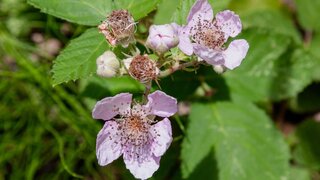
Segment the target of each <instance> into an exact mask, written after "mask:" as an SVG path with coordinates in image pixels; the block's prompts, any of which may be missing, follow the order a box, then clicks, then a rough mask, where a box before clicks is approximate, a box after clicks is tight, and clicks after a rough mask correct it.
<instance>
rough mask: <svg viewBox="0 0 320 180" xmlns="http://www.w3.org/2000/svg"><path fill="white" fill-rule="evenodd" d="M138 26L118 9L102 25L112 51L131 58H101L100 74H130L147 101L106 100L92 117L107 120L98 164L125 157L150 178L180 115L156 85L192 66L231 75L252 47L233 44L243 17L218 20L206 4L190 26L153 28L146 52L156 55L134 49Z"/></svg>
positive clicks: (225, 15) (193, 13)
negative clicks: (118, 49)
mask: <svg viewBox="0 0 320 180" xmlns="http://www.w3.org/2000/svg"><path fill="white" fill-rule="evenodd" d="M135 24H136V22H134V19H133V17H132V16H131V14H130V13H129V12H128V11H127V10H116V11H113V12H112V13H111V14H110V15H108V16H107V19H106V20H105V21H103V22H102V24H100V25H99V27H98V28H99V30H100V32H101V33H102V34H103V35H104V36H105V38H106V40H107V41H108V43H109V44H110V45H111V46H117V45H121V46H122V47H124V48H128V49H129V51H130V52H131V55H128V54H125V53H122V54H121V56H123V55H125V56H127V58H125V59H119V58H118V57H117V55H116V54H115V53H113V52H112V51H106V52H105V53H104V54H102V55H101V56H100V57H98V58H97V74H98V75H99V76H103V77H114V76H122V75H130V76H131V77H132V78H134V79H136V80H137V81H139V82H140V83H142V84H143V85H144V86H145V92H144V93H143V98H142V101H141V102H137V101H132V95H131V94H129V93H121V94H118V95H116V96H114V97H107V98H104V99H102V100H101V101H98V102H97V104H96V105H95V107H94V109H93V112H92V116H93V118H95V119H102V120H104V121H105V124H104V126H103V128H102V129H101V131H100V132H99V134H98V137H97V146H96V151H97V158H98V162H99V164H100V165H101V166H105V165H107V164H110V163H111V162H112V161H114V160H115V159H117V158H119V157H120V156H121V155H122V156H123V160H124V162H125V164H126V167H127V169H129V170H130V172H131V173H132V174H133V175H134V176H135V177H136V178H139V179H147V178H150V177H151V176H152V175H153V173H154V172H155V171H156V170H157V169H158V168H159V163H160V158H161V156H162V155H163V154H164V153H165V152H166V150H167V149H168V147H169V146H170V144H171V141H172V132H171V123H170V120H169V119H168V117H170V116H172V115H174V114H175V113H176V112H177V100H176V99H175V98H173V97H171V96H168V95H166V94H165V93H164V92H162V91H155V92H153V93H151V94H150V91H151V85H152V82H153V81H156V82H157V83H158V79H160V78H162V77H165V76H168V75H170V74H172V73H174V72H175V71H177V70H183V69H184V68H187V67H190V66H193V67H195V68H194V69H195V70H196V69H197V67H198V66H199V65H201V64H204V65H211V66H213V69H214V70H215V71H216V72H218V73H222V72H224V71H225V70H227V69H229V70H232V69H234V68H236V67H238V66H239V65H240V64H241V62H242V60H243V59H244V58H245V56H246V54H247V51H248V49H249V44H248V43H247V41H246V40H244V39H237V40H232V41H230V40H229V39H230V38H234V37H236V36H237V35H238V34H239V33H240V32H241V30H242V24H241V21H240V18H239V16H238V15H236V14H235V13H234V12H232V11H229V10H225V11H222V12H219V13H217V14H216V15H215V16H214V15H213V10H212V8H211V6H210V4H209V3H208V1H207V0H197V1H196V3H195V4H194V5H193V7H192V8H191V10H190V12H189V15H188V17H187V24H185V25H178V24H176V23H171V24H164V25H151V26H150V28H149V36H148V38H147V39H146V42H145V49H144V52H150V50H152V52H153V53H152V54H151V55H150V54H147V53H145V54H140V51H139V50H138V49H137V47H135V46H134V44H135V42H136V40H135V37H134V34H135ZM137 42H141V40H140V41H138V40H137ZM141 44H142V45H143V43H141ZM172 48H175V50H174V53H173V51H171V49H172ZM118 55H119V54H118ZM119 57H120V55H119ZM132 102H134V103H132ZM159 117H160V120H159Z"/></svg>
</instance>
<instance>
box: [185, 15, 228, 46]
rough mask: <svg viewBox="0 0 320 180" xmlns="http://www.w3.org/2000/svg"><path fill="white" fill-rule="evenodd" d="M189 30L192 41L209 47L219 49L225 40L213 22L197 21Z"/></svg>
mask: <svg viewBox="0 0 320 180" xmlns="http://www.w3.org/2000/svg"><path fill="white" fill-rule="evenodd" d="M191 31H192V37H191V38H192V40H193V41H194V42H196V43H197V44H200V45H203V46H206V47H209V48H211V49H221V47H222V45H223V44H224V42H225V38H224V33H223V32H222V31H221V30H220V29H219V28H218V27H217V26H216V25H215V23H211V22H209V21H204V22H200V21H199V22H198V23H197V25H196V26H195V27H193V28H192V29H191Z"/></svg>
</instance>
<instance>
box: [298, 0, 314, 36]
mask: <svg viewBox="0 0 320 180" xmlns="http://www.w3.org/2000/svg"><path fill="white" fill-rule="evenodd" d="M294 1H295V4H296V6H295V7H296V8H297V13H298V20H299V23H300V24H301V25H302V26H303V27H304V28H305V29H307V30H315V29H318V30H320V24H319V9H320V1H314V0H294Z"/></svg>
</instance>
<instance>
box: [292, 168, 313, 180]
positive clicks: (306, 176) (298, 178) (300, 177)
mask: <svg viewBox="0 0 320 180" xmlns="http://www.w3.org/2000/svg"><path fill="white" fill-rule="evenodd" d="M310 179H311V177H310V173H309V172H308V170H307V169H303V168H298V167H292V168H290V176H289V180H310Z"/></svg>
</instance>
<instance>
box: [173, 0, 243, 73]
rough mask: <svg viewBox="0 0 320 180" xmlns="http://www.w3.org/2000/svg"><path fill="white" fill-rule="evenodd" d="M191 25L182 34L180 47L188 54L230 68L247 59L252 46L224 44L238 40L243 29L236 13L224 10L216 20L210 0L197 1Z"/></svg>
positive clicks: (180, 35) (241, 42)
mask: <svg viewBox="0 0 320 180" xmlns="http://www.w3.org/2000/svg"><path fill="white" fill-rule="evenodd" d="M187 21H188V24H187V25H186V26H183V27H182V28H181V30H180V31H179V41H180V42H179V45H178V47H179V48H180V49H181V51H182V52H184V53H185V54H187V55H192V54H193V53H194V54H195V55H197V56H198V57H200V58H201V59H203V60H204V61H206V62H207V63H208V64H211V65H213V66H224V67H226V68H228V69H234V68H236V67H238V66H239V65H240V64H241V62H242V60H243V59H244V58H245V56H246V54H247V51H248V49H249V44H248V43H247V41H246V40H244V39H239V40H233V41H232V42H231V43H230V44H229V46H228V48H225V47H224V45H225V43H226V42H227V40H228V38H229V37H236V36H237V35H238V34H239V33H240V32H241V29H242V25H241V21H240V18H239V16H238V15H236V14H235V13H234V12H232V11H229V10H225V11H222V12H219V13H218V14H216V16H215V18H214V17H213V10H212V8H211V6H210V4H209V3H208V1H207V0H197V2H196V3H195V4H194V5H193V7H192V8H191V10H190V13H189V16H188V18H187Z"/></svg>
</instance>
